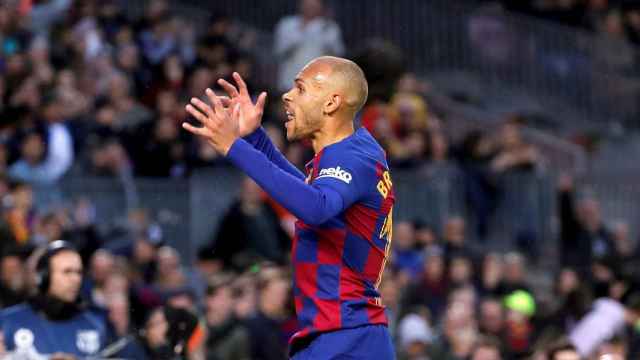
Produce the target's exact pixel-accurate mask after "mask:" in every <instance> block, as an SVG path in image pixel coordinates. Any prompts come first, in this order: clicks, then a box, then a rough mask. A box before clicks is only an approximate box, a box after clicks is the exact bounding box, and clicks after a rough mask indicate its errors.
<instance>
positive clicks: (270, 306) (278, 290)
mask: <svg viewBox="0 0 640 360" xmlns="http://www.w3.org/2000/svg"><path fill="white" fill-rule="evenodd" d="M257 291H258V294H257V296H258V300H257V301H258V306H257V309H258V310H257V312H256V314H255V315H254V316H253V317H251V318H249V319H248V320H247V322H246V324H247V329H248V330H249V339H250V341H251V358H252V359H264V360H271V359H273V360H280V359H286V357H287V342H288V339H289V336H290V335H292V334H287V333H286V332H285V329H286V322H287V321H288V320H289V317H290V316H291V314H290V309H289V307H288V306H287V305H288V304H289V302H290V299H289V296H290V283H289V280H288V279H287V278H286V275H285V274H283V273H282V271H281V270H280V269H278V268H275V267H265V268H263V269H261V271H260V273H259V274H258V280H257ZM287 335H289V336H287Z"/></svg>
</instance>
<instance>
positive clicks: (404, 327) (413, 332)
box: [398, 314, 433, 347]
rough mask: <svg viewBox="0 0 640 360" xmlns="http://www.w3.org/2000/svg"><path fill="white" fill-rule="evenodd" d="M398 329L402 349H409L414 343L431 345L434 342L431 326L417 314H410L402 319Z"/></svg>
mask: <svg viewBox="0 0 640 360" xmlns="http://www.w3.org/2000/svg"><path fill="white" fill-rule="evenodd" d="M398 329H399V335H400V342H401V344H402V347H407V346H408V345H410V344H412V343H414V342H423V343H430V342H431V341H432V340H433V333H432V332H431V329H430V328H429V324H428V323H427V321H426V320H425V319H424V318H422V317H421V316H420V315H417V314H408V315H407V316H405V317H404V318H402V320H401V321H400V325H399V327H398Z"/></svg>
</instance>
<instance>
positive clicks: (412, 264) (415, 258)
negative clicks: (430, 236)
mask: <svg viewBox="0 0 640 360" xmlns="http://www.w3.org/2000/svg"><path fill="white" fill-rule="evenodd" d="M393 227H394V229H393V234H394V242H393V248H394V249H393V254H392V262H393V264H394V267H395V269H396V270H397V271H398V272H400V273H401V276H406V277H408V278H409V279H415V278H416V277H417V276H418V275H419V274H420V272H421V271H422V253H421V251H420V249H418V248H417V247H416V236H415V228H414V225H413V223H411V222H409V221H400V222H397V223H396V224H394V225H393Z"/></svg>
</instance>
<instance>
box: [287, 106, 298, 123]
mask: <svg viewBox="0 0 640 360" xmlns="http://www.w3.org/2000/svg"><path fill="white" fill-rule="evenodd" d="M285 114H286V115H287V120H286V121H285V123H288V122H289V121H292V120H295V118H296V116H295V113H294V112H293V111H292V110H290V109H288V108H285Z"/></svg>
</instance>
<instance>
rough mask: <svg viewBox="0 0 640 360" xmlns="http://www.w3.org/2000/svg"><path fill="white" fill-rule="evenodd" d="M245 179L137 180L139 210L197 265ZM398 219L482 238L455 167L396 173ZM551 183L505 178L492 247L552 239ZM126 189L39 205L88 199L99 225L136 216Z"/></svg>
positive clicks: (114, 186)
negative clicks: (455, 222) (456, 227)
mask: <svg viewBox="0 0 640 360" xmlns="http://www.w3.org/2000/svg"><path fill="white" fill-rule="evenodd" d="M242 176H243V175H242V174H240V173H239V172H237V171H235V170H232V169H230V168H213V169H208V170H204V171H200V172H197V173H195V174H193V175H192V176H191V177H190V178H188V179H160V178H158V179H136V180H135V195H136V198H137V201H138V202H137V204H135V206H136V207H137V206H139V207H141V208H145V209H148V210H149V211H150V213H151V214H152V215H153V217H154V218H155V219H156V221H157V223H158V224H159V225H160V226H161V229H162V231H163V235H164V239H165V240H166V242H167V243H168V244H170V245H172V246H174V247H176V248H177V249H178V250H179V251H180V253H181V254H182V255H183V256H184V257H185V259H191V260H193V259H194V256H195V254H196V251H197V249H198V248H200V247H201V246H202V245H204V244H207V243H209V242H210V241H212V239H213V237H214V234H215V231H216V229H217V226H218V224H219V222H220V220H221V218H222V216H223V215H224V213H225V212H226V211H227V209H228V208H229V206H230V205H231V203H232V202H233V201H234V200H235V199H236V196H237V194H238V191H239V184H240V183H241V181H240V179H241V178H242ZM393 179H394V186H395V188H396V193H397V195H396V197H397V202H396V206H395V208H394V214H395V218H396V219H397V221H400V220H409V221H414V220H421V221H423V222H426V223H428V224H431V225H432V226H433V228H434V229H435V230H436V231H441V230H442V225H443V224H444V222H445V220H446V219H447V218H448V217H451V216H462V217H463V218H465V219H466V220H467V222H468V231H467V232H468V237H469V241H471V242H474V241H476V240H477V237H476V235H475V231H474V228H475V222H476V220H477V218H476V216H475V214H474V211H473V208H472V207H471V206H470V204H471V203H470V201H471V200H472V198H470V197H469V183H468V181H469V178H468V177H467V176H465V174H463V173H462V172H461V170H460V169H459V168H458V167H457V166H456V165H454V164H447V165H441V166H438V167H426V168H423V169H422V170H420V171H417V172H416V171H394V172H393ZM549 184H550V181H549V177H548V176H546V175H544V174H542V175H535V176H533V174H525V175H522V174H512V175H506V176H503V177H500V178H499V187H500V189H501V191H500V193H499V194H498V197H497V203H496V206H495V210H494V211H493V215H492V216H491V217H490V219H491V222H490V232H489V236H488V237H487V241H486V245H488V246H490V247H495V248H500V249H503V250H504V249H508V248H509V247H511V246H513V245H514V244H515V242H514V241H515V239H516V238H517V237H518V236H521V235H522V234H524V233H527V234H533V236H534V238H535V239H536V241H546V240H548V239H549V238H550V230H551V226H550V224H551V219H552V214H553V211H554V209H553V199H554V198H553V194H552V191H549V187H548V185H549ZM129 191H130V190H128V189H126V188H125V187H124V186H123V185H122V183H121V182H120V181H119V180H117V179H114V178H96V177H79V176H75V177H73V178H69V179H65V180H64V181H63V182H61V183H60V185H59V186H58V187H57V188H55V189H52V188H46V189H36V202H37V203H38V204H39V205H47V204H49V205H50V204H52V203H53V202H59V201H61V200H64V201H70V200H74V199H78V198H87V199H90V200H91V202H92V203H93V204H94V205H95V209H96V219H97V224H98V225H99V227H105V226H107V225H110V224H114V223H116V222H122V221H124V220H125V219H126V216H127V213H128V211H130V210H132V204H131V202H130V201H129V199H128V197H129V196H130V195H129V194H128V192H129ZM52 194H55V195H54V196H52Z"/></svg>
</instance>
